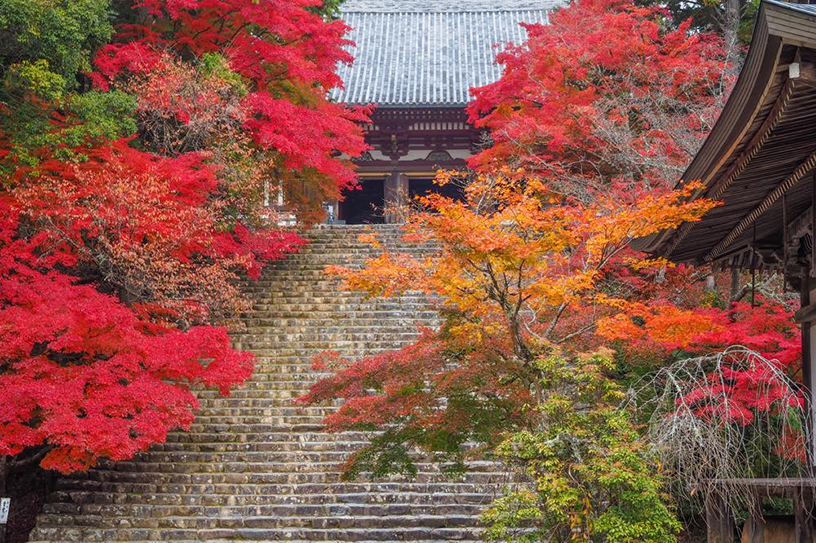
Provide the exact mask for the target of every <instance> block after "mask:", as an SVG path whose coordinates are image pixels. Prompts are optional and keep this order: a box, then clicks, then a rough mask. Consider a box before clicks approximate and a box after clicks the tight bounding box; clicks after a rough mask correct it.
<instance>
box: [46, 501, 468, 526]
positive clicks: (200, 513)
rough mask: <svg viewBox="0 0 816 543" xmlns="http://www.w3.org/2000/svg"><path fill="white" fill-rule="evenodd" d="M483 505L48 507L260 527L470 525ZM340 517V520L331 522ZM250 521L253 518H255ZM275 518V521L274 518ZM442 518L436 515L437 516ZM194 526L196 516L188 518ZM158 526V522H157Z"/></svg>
mask: <svg viewBox="0 0 816 543" xmlns="http://www.w3.org/2000/svg"><path fill="white" fill-rule="evenodd" d="M481 508H482V504H479V503H477V504H466V503H416V504H415V503H326V504H323V503H318V504H304V503H295V504H286V503H284V504H274V505H220V506H212V505H178V504H169V505H165V504H156V503H153V504H149V505H146V504H138V503H136V504H131V503H118V504H80V503H64V502H63V503H59V502H57V503H49V504H46V505H45V507H44V508H43V513H44V514H46V515H57V516H66V515H77V516H78V515H82V516H99V517H102V518H108V519H111V521H113V522H116V519H118V518H123V517H137V518H146V519H150V520H149V521H148V522H150V524H148V525H147V526H151V524H153V522H154V519H156V520H158V521H159V522H160V523H161V522H162V521H163V520H165V519H167V520H170V519H172V521H171V522H174V523H175V522H178V520H176V519H174V518H173V517H176V518H178V517H197V518H198V519H200V520H197V521H196V522H197V525H201V526H202V527H214V526H217V525H218V524H220V523H223V522H224V520H226V519H229V520H233V519H235V520H238V521H240V522H241V523H244V524H255V525H256V526H257V527H262V526H274V527H278V526H281V525H282V524H283V525H284V526H287V527H290V526H313V525H318V526H330V525H333V526H336V527H343V526H352V525H353V524H351V523H352V522H354V519H347V520H346V521H343V520H341V519H342V518H343V517H349V516H353V517H357V518H358V519H359V518H361V517H385V516H394V517H398V516H411V517H413V518H414V519H417V521H418V523H420V524H422V523H423V521H427V519H428V518H434V517H447V518H449V519H457V520H456V521H455V522H456V524H451V525H453V526H455V525H462V524H469V522H467V521H463V519H462V518H461V517H463V516H464V517H473V516H476V515H478V514H479V512H480V510H481ZM328 518H335V519H336V520H335V521H334V522H327V519H328ZM248 519H252V520H251V521H250V520H248ZM272 519H275V520H272ZM434 520H436V518H434ZM184 522H185V524H191V521H190V520H186V521H184ZM151 527H152V526H151Z"/></svg>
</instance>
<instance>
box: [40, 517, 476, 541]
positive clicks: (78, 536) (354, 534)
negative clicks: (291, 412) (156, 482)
mask: <svg viewBox="0 0 816 543" xmlns="http://www.w3.org/2000/svg"><path fill="white" fill-rule="evenodd" d="M386 518H387V517H386ZM33 537H34V539H31V540H30V543H44V542H47V541H52V542H53V541H88V542H97V541H105V542H107V541H143V542H147V541H156V542H164V541H202V540H204V541H235V540H239V541H243V542H247V541H253V542H255V541H257V542H261V541H289V542H292V541H296V540H298V541H358V542H374V541H417V542H422V541H428V542H436V543H442V542H447V541H474V542H475V541H481V530H480V529H479V528H467V527H461V528H447V527H421V528H409V527H399V526H396V527H388V528H380V527H377V528H368V527H367V528H343V529H336V528H280V529H276V530H270V529H266V528H260V529H258V528H238V529H235V528H232V529H213V530H206V529H205V530H201V529H185V528H179V529H162V530H158V529H139V528H130V527H127V526H126V525H123V526H121V527H119V528H117V529H107V530H106V529H100V528H88V527H85V528H82V527H76V528H75V527H57V528H47V529H37V530H36V531H35V533H34V534H33ZM395 537H397V538H398V539H395Z"/></svg>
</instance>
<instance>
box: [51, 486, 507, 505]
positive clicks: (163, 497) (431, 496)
mask: <svg viewBox="0 0 816 543" xmlns="http://www.w3.org/2000/svg"><path fill="white" fill-rule="evenodd" d="M433 490H435V488H432V487H429V488H426V489H425V490H424V491H423V492H408V491H401V492H394V489H392V490H391V491H389V492H376V491H372V490H371V489H365V490H363V491H359V492H346V493H309V494H294V493H291V492H290V493H288V494H263V495H254V494H244V495H228V494H164V493H158V492H155V493H151V494H132V493H121V494H120V493H115V492H106V493H100V492H93V491H87V490H58V491H56V492H55V493H54V495H53V496H52V498H53V500H54V502H55V503H70V504H79V505H82V504H102V505H105V504H107V505H113V504H131V505H139V504H142V505H144V504H146V505H185V506H193V505H205V506H219V507H226V506H231V507H232V506H263V505H343V504H354V505H359V504H379V505H383V504H388V505H392V504H396V505H411V506H417V505H422V506H426V507H438V506H447V505H453V504H459V505H471V506H472V505H480V506H484V505H487V504H489V503H490V500H492V498H493V495H491V494H490V490H488V487H486V486H485V487H479V488H478V492H466V491H455V492H434V491H433ZM499 490H500V487H498V486H497V487H495V489H493V491H494V492H498V491H499ZM486 492H487V494H486ZM83 507H84V505H83Z"/></svg>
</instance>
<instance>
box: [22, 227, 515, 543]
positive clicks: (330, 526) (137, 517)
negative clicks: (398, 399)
mask: <svg viewBox="0 0 816 543" xmlns="http://www.w3.org/2000/svg"><path fill="white" fill-rule="evenodd" d="M372 228H373V229H374V230H376V231H377V232H378V234H379V235H380V239H381V241H382V242H383V243H384V245H386V246H387V247H390V248H395V247H400V248H401V249H402V248H404V249H405V250H411V251H414V252H421V251H428V250H432V249H427V248H425V249H420V248H416V247H407V246H405V245H404V244H403V242H402V241H401V239H400V234H399V231H398V230H397V229H396V228H395V227H393V226H376V227H372ZM362 232H363V227H357V226H329V227H326V226H324V227H320V228H317V229H315V230H313V231H312V232H310V233H309V235H308V237H309V238H310V244H309V245H308V246H307V247H306V248H305V249H304V250H303V251H301V252H300V253H298V254H296V255H293V256H291V257H290V258H288V259H286V260H284V261H281V262H277V263H275V264H274V265H272V266H270V267H269V268H268V269H267V270H266V271H265V272H264V275H263V277H262V279H261V280H260V281H258V282H253V283H249V284H248V285H247V287H246V288H247V291H248V293H249V295H250V296H251V297H252V299H253V302H254V311H253V313H251V314H250V315H248V316H247V317H246V319H245V320H246V328H245V329H244V330H243V331H242V332H241V333H240V335H238V334H236V335H235V343H236V345H237V346H238V347H239V348H242V349H245V350H249V351H252V352H253V353H255V354H256V356H257V358H258V364H257V367H256V371H255V374H254V376H253V378H252V379H251V381H249V382H248V383H246V384H245V386H243V387H242V388H241V389H239V390H236V391H235V392H234V393H233V394H232V396H230V397H229V398H221V397H219V396H218V395H217V394H216V393H215V392H209V391H204V392H201V393H200V394H199V397H200V399H201V404H202V408H201V410H200V412H199V413H198V416H197V419H196V422H195V423H194V424H193V427H192V429H191V431H189V432H177V433H174V434H172V435H171V436H170V437H169V439H168V442H167V443H164V444H161V445H157V446H155V447H154V448H153V449H152V450H151V451H149V452H147V453H144V454H141V455H139V456H138V457H137V458H136V459H134V460H132V461H130V462H122V463H117V464H113V463H105V464H103V465H101V466H99V467H98V468H96V469H93V470H91V471H90V472H88V473H83V474H77V475H74V476H71V477H65V478H62V479H61V480H60V482H59V483H58V486H57V490H56V491H55V492H54V493H53V495H52V496H51V499H50V501H49V503H48V504H47V505H46V506H45V508H44V510H43V512H42V513H41V515H40V516H39V517H38V519H37V526H36V528H35V529H34V531H33V533H32V534H31V539H30V541H41V542H45V541H49V542H54V541H200V540H216V541H218V540H220V541H293V542H297V541H475V540H478V539H479V535H480V531H481V530H480V527H479V523H478V518H477V517H478V514H479V513H480V511H481V510H482V509H483V508H484V506H485V505H487V504H489V503H490V502H491V501H492V498H493V496H494V495H495V494H496V493H497V492H499V491H500V490H501V489H502V488H503V487H504V486H505V485H506V484H507V482H508V476H507V475H506V474H505V473H503V472H502V471H501V470H500V469H498V467H497V466H496V465H495V464H493V463H489V462H475V463H473V464H472V465H471V466H470V471H469V472H468V474H467V475H465V476H464V477H463V478H460V479H450V478H449V476H447V475H445V474H443V473H441V472H440V470H439V469H438V467H436V466H434V465H432V464H429V463H420V464H419V473H418V475H417V477H416V478H414V479H411V480H408V479H404V478H397V477H393V478H389V479H387V480H368V479H366V478H364V477H363V478H361V479H360V480H358V481H355V482H348V483H346V482H341V481H340V471H341V470H340V464H341V463H342V462H343V461H344V460H345V459H347V458H348V455H349V454H350V453H351V452H353V451H355V450H357V449H358V448H360V447H361V446H363V445H364V444H365V442H366V441H365V440H366V435H365V434H363V433H357V432H346V433H340V434H331V433H325V432H321V425H320V422H321V420H322V419H323V417H324V416H325V415H326V414H327V413H329V412H331V411H332V410H333V409H334V407H303V406H296V405H293V403H292V402H293V400H294V399H295V398H297V397H299V396H300V395H302V394H303V393H305V392H306V391H307V390H308V387H309V385H310V384H311V383H312V382H314V381H315V380H316V379H318V378H319V377H321V376H322V375H326V374H320V373H316V372H314V371H312V370H311V369H310V368H311V360H312V358H313V356H314V355H315V354H316V353H318V352H321V351H324V350H327V349H331V350H336V351H339V352H340V353H342V354H343V355H345V356H349V357H360V356H363V355H366V354H371V353H374V352H377V351H382V350H386V349H394V348H398V347H400V346H403V345H406V344H408V343H410V342H411V341H412V340H414V338H415V337H416V325H417V324H424V325H433V324H435V323H436V322H437V315H436V314H435V313H434V312H433V311H432V310H431V309H430V308H429V307H428V305H427V303H426V302H425V301H424V300H423V299H422V298H421V297H419V296H411V295H407V296H404V297H402V298H400V299H377V300H368V301H366V300H364V299H363V298H362V296H361V295H359V294H357V293H351V292H343V291H340V290H339V289H338V281H337V280H336V279H334V278H331V277H327V276H326V275H325V274H323V268H324V267H325V266H326V265H329V264H342V265H350V266H359V265H360V264H362V262H364V260H365V259H366V258H368V257H371V256H373V255H375V254H376V250H374V249H373V248H371V247H370V246H369V245H368V244H364V243H361V242H359V241H358V240H357V237H358V235H359V234H361V233H362Z"/></svg>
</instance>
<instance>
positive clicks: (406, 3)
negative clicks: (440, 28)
mask: <svg viewBox="0 0 816 543" xmlns="http://www.w3.org/2000/svg"><path fill="white" fill-rule="evenodd" d="M560 4H561V2H558V1H554V0H346V1H345V2H343V3H342V4H341V5H340V11H342V12H353V11H356V12H366V13H371V12H391V13H434V12H463V11H522V10H542V9H543V10H547V9H552V8H554V7H556V6H558V5H560Z"/></svg>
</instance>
